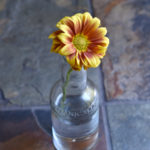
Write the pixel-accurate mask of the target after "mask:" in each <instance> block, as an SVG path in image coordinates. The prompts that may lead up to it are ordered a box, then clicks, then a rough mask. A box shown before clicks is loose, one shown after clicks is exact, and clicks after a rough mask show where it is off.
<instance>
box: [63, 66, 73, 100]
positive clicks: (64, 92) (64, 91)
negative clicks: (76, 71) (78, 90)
mask: <svg viewBox="0 0 150 150" xmlns="http://www.w3.org/2000/svg"><path fill="white" fill-rule="evenodd" d="M72 71H73V69H72V68H70V69H69V70H68V72H67V76H66V80H65V83H64V85H63V87H62V90H63V98H62V101H63V102H64V101H65V99H66V88H67V85H68V83H69V79H70V74H71V72H72Z"/></svg>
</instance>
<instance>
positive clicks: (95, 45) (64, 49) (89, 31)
mask: <svg viewBox="0 0 150 150" xmlns="http://www.w3.org/2000/svg"><path fill="white" fill-rule="evenodd" d="M56 26H57V28H59V30H57V31H55V32H53V33H52V34H51V35H50V36H49V38H52V39H53V44H52V48H51V51H52V52H56V53H59V54H61V55H63V56H66V60H67V62H68V63H69V64H70V65H71V67H72V68H73V69H74V70H81V68H82V67H84V69H88V68H90V67H94V68H95V67H97V66H98V65H99V64H100V62H101V61H100V59H102V58H103V57H104V56H105V53H106V50H107V47H108V45H109V39H108V38H107V37H106V36H105V35H106V33H107V29H106V28H105V27H99V26H100V20H99V19H98V18H96V17H94V18H93V17H92V16H91V15H90V14H89V13H88V12H86V13H83V14H81V13H78V14H75V15H74V16H72V17H64V18H63V19H61V20H60V21H59V22H58V23H57V25H56Z"/></svg>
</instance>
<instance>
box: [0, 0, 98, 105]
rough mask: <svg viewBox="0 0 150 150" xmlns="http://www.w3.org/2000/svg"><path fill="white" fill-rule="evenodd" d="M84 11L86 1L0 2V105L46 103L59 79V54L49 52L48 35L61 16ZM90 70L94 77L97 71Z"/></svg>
mask: <svg viewBox="0 0 150 150" xmlns="http://www.w3.org/2000/svg"><path fill="white" fill-rule="evenodd" d="M87 10H88V2H87V0H82V1H77V0H57V1H56V0H25V1H24V0H13V1H12V0H2V1H0V105H1V106H2V105H5V106H12V105H17V106H31V105H43V104H48V103H49V93H50V89H51V86H52V85H53V84H54V82H55V81H56V80H57V79H59V78H60V66H59V62H60V56H58V55H57V54H53V53H49V50H50V47H51V42H52V41H51V40H49V39H48V35H49V34H50V33H52V32H53V31H54V30H56V27H55V25H56V23H57V22H58V21H59V20H60V19H61V18H62V17H64V16H66V15H72V14H74V13H76V12H83V11H87ZM90 72H91V74H90V78H92V79H93V80H95V79H94V78H93V77H95V74H97V73H98V70H94V71H90ZM93 75H94V76H93ZM97 76H98V74H97ZM96 78H97V77H96ZM95 82H96V83H97V81H95ZM97 85H99V82H98V84H97ZM9 101H10V103H9Z"/></svg>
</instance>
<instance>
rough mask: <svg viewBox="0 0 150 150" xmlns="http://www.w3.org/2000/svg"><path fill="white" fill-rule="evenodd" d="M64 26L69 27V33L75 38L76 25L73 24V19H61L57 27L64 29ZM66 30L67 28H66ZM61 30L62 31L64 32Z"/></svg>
mask: <svg viewBox="0 0 150 150" xmlns="http://www.w3.org/2000/svg"><path fill="white" fill-rule="evenodd" d="M62 25H66V26H68V28H69V29H68V28H67V30H68V31H69V33H70V34H71V35H72V36H73V35H74V33H75V32H74V23H73V21H72V19H71V17H64V18H63V19H61V20H60V21H59V22H58V23H57V25H56V26H57V27H58V28H62V29H63V27H61V26H62ZM64 28H65V27H64ZM62 29H61V30H62Z"/></svg>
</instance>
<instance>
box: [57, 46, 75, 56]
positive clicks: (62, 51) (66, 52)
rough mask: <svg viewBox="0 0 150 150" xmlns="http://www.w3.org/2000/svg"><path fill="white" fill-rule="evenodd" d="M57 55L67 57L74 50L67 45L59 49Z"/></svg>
mask: <svg viewBox="0 0 150 150" xmlns="http://www.w3.org/2000/svg"><path fill="white" fill-rule="evenodd" d="M59 53H60V54H61V55H64V56H67V55H70V54H73V53H75V49H74V48H73V46H71V44H68V45H65V46H63V47H62V48H61V49H60V51H59Z"/></svg>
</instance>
